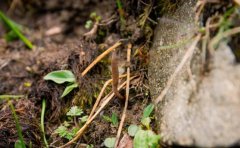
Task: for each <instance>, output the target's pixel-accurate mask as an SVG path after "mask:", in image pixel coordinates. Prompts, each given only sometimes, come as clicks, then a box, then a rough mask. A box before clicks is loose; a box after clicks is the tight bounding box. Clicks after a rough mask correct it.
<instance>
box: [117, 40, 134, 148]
mask: <svg viewBox="0 0 240 148" xmlns="http://www.w3.org/2000/svg"><path fill="white" fill-rule="evenodd" d="M131 48H132V44H128V49H127V62H128V63H130V58H131ZM129 84H130V67H127V85H126V100H125V106H124V109H123V114H122V118H121V122H120V125H119V127H118V132H117V137H116V141H115V146H114V147H115V148H117V146H118V142H119V138H120V136H121V132H122V127H123V123H124V120H125V117H126V112H127V107H128V99H129Z"/></svg>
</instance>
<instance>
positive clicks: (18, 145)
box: [14, 140, 23, 148]
mask: <svg viewBox="0 0 240 148" xmlns="http://www.w3.org/2000/svg"><path fill="white" fill-rule="evenodd" d="M22 145H23V144H22V142H21V141H20V140H17V141H16V142H15V143H14V148H22Z"/></svg>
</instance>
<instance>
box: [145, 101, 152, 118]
mask: <svg viewBox="0 0 240 148" xmlns="http://www.w3.org/2000/svg"><path fill="white" fill-rule="evenodd" d="M153 109H154V105H153V104H149V105H148V106H147V107H146V108H145V109H144V111H143V118H147V117H149V116H150V115H151V113H152V111H153Z"/></svg>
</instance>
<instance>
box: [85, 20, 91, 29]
mask: <svg viewBox="0 0 240 148" xmlns="http://www.w3.org/2000/svg"><path fill="white" fill-rule="evenodd" d="M92 26H93V21H92V20H87V21H86V24H85V26H84V27H85V28H86V29H90V28H92Z"/></svg>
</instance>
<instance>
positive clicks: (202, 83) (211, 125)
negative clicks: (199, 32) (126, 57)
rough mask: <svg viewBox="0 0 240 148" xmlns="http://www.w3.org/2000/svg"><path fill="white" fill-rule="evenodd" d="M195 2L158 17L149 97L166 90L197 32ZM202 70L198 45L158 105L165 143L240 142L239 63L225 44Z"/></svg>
mask: <svg viewBox="0 0 240 148" xmlns="http://www.w3.org/2000/svg"><path fill="white" fill-rule="evenodd" d="M195 2H196V1H194V0H186V1H184V4H183V5H182V6H181V7H179V8H178V9H177V10H176V11H175V12H174V13H169V14H168V15H166V16H164V17H163V18H161V19H160V20H159V24H158V27H157V28H156V32H155V39H154V45H153V47H152V50H151V52H150V56H151V58H150V60H151V61H150V65H149V82H150V91H151V95H152V98H153V99H156V98H157V97H158V95H159V94H160V93H161V91H162V90H163V89H164V87H165V86H166V83H167V81H168V79H169V77H170V76H171V75H172V74H173V72H174V70H175V69H176V67H177V66H178V64H179V63H180V61H181V59H182V57H183V56H184V54H185V52H186V50H187V49H188V47H189V45H190V44H191V42H188V43H187V44H184V42H185V41H189V38H191V37H192V36H193V35H194V32H196V31H195V28H196V27H195V26H196V25H195V24H194V11H193V7H194V5H195ZM163 46H164V47H166V48H162V47H163ZM171 47H173V48H171ZM189 68H190V69H191V72H192V74H193V75H192V76H191V75H190V73H189ZM201 71H202V54H201V50H200V49H198V48H196V49H195V53H194V55H193V57H192V59H191V64H186V65H185V66H184V67H183V69H182V70H181V72H180V73H179V74H178V75H177V77H176V78H175V80H174V82H173V84H172V85H171V87H170V89H169V90H168V93H167V94H166V96H165V97H164V99H163V100H162V101H160V102H159V103H158V105H157V107H156V110H155V114H156V118H157V124H158V132H159V133H160V134H161V135H162V138H163V141H164V142H166V143H168V144H174V145H180V146H199V147H217V146H235V145H239V144H240V65H239V64H236V63H235V59H234V55H233V54H232V52H231V49H230V48H229V47H228V46H227V44H226V43H221V44H220V46H219V48H218V49H217V50H216V51H215V53H214V55H213V58H212V63H211V69H210V71H209V72H205V73H202V72H201Z"/></svg>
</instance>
